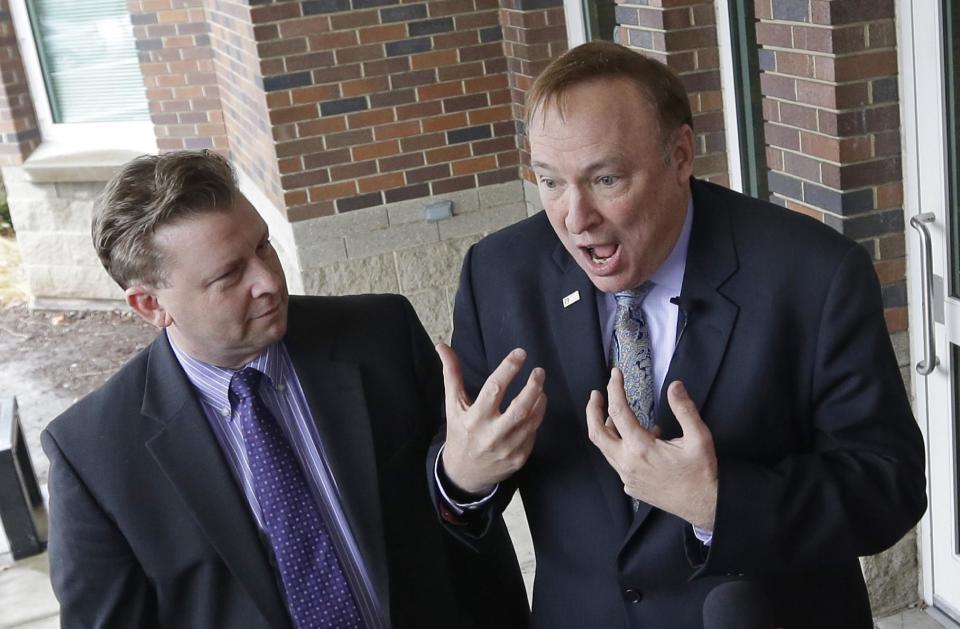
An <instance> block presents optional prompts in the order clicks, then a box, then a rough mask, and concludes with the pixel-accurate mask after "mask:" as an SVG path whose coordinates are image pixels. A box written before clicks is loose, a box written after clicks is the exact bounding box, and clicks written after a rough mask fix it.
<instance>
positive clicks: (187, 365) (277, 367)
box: [167, 333, 285, 412]
mask: <svg viewBox="0 0 960 629" xmlns="http://www.w3.org/2000/svg"><path fill="white" fill-rule="evenodd" d="M167 341H169V343H170V347H171V348H172V349H173V353H174V355H175V356H176V357H177V361H178V362H179V363H180V366H181V367H183V371H184V372H185V373H186V374H187V379H188V380H189V381H190V384H192V385H193V388H194V389H195V390H196V391H197V393H198V394H199V396H200V401H201V402H203V403H205V404H207V405H208V406H212V407H213V408H215V409H217V410H218V411H220V412H223V411H224V410H226V411H227V412H229V409H230V379H231V378H233V374H234V373H236V372H237V371H239V370H238V369H227V368H224V367H218V366H216V365H211V364H210V363H206V362H203V361H202V360H198V359H196V358H194V357H193V356H190V355H189V354H187V353H186V352H185V351H183V350H182V349H181V348H180V347H178V346H177V344H176V343H175V342H174V340H173V337H171V336H170V334H169V333H168V334H167ZM282 351H283V344H282V341H277V342H276V343H272V344H271V345H268V346H267V348H266V349H264V350H263V351H262V352H261V353H260V354H259V355H258V356H257V357H256V358H254V359H253V360H251V361H250V362H248V363H247V364H245V365H244V366H243V367H253V368H254V369H256V370H257V371H260V372H261V373H263V374H264V375H265V376H266V377H267V379H268V383H270V384H274V385H276V384H279V383H282V382H284V380H285V374H284V368H283V360H282V359H281V352H282ZM243 367H241V369H242V368H243Z"/></svg>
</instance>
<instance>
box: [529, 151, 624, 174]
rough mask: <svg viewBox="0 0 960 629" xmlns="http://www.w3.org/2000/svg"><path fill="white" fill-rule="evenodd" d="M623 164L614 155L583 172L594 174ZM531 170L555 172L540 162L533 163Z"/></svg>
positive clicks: (600, 160) (591, 164)
mask: <svg viewBox="0 0 960 629" xmlns="http://www.w3.org/2000/svg"><path fill="white" fill-rule="evenodd" d="M621 162H622V160H621V159H620V158H619V157H617V156H614V155H611V156H610V157H603V158H601V159H598V160H596V161H594V162H591V163H589V164H587V166H586V168H584V169H583V172H587V173H593V172H596V171H598V170H603V169H604V168H610V167H619V166H620V164H621ZM530 168H534V169H540V170H545V171H547V172H550V171H552V170H553V167H552V166H550V164H547V163H545V162H541V161H538V160H534V161H531V162H530Z"/></svg>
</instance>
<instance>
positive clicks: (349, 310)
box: [42, 151, 527, 629]
mask: <svg viewBox="0 0 960 629" xmlns="http://www.w3.org/2000/svg"><path fill="white" fill-rule="evenodd" d="M93 241H94V245H95V247H96V249H97V253H98V255H99V256H100V259H101V261H102V262H103V265H104V267H105V268H106V269H107V271H108V272H109V273H110V275H111V276H112V277H113V278H114V279H115V280H116V281H117V283H118V284H119V285H120V286H121V287H122V288H123V289H124V293H125V295H126V300H127V303H128V304H129V305H130V307H131V308H132V309H133V310H134V311H135V312H137V314H139V315H140V316H141V317H143V318H144V319H145V320H146V321H148V322H150V323H151V324H153V325H155V326H156V327H157V328H158V329H160V330H161V333H160V334H159V335H158V337H157V339H156V340H155V341H154V342H153V343H152V344H151V345H150V346H149V347H148V348H147V349H145V350H144V351H143V352H141V353H140V354H139V355H137V356H135V357H134V358H133V359H131V360H130V361H129V363H127V365H125V366H124V367H123V368H122V369H121V370H120V371H119V372H118V373H117V374H116V375H115V376H114V377H113V378H111V379H110V381H108V382H107V383H106V384H105V385H104V386H103V387H101V388H100V389H98V390H97V391H94V392H93V393H92V394H90V395H89V396H87V397H85V398H84V399H82V400H81V401H79V402H78V403H77V404H76V405H74V406H73V407H72V408H70V409H68V410H67V411H66V412H65V413H64V414H63V415H61V416H60V417H59V418H57V419H55V420H54V421H53V422H52V423H51V424H50V426H49V427H48V428H47V430H46V431H45V432H44V433H43V435H42V441H43V447H44V450H45V451H46V452H47V455H48V456H49V458H50V535H49V549H50V569H51V579H52V581H53V586H54V591H55V592H56V595H57V597H58V599H59V600H60V605H61V618H62V624H63V626H64V627H71V628H72V627H77V628H79V627H84V628H90V627H124V628H127V627H170V628H176V629H183V628H189V627H195V628H197V629H210V628H218V627H219V628H223V629H238V628H239V629H245V628H250V629H254V628H256V629H260V628H266V627H271V628H288V627H296V628H299V629H305V628H311V629H312V628H317V627H338V628H340V627H342V628H358V627H364V628H367V629H373V628H376V627H410V628H417V629H419V628H421V627H436V628H446V627H451V626H458V627H459V626H465V627H487V626H494V625H503V626H510V625H520V626H522V625H524V624H525V623H526V617H527V608H526V600H525V598H524V596H523V588H522V583H521V582H520V580H519V573H518V569H517V565H516V560H515V559H514V558H513V556H512V553H511V552H510V548H509V539H508V538H507V537H506V535H505V532H504V531H503V530H502V526H501V527H500V529H499V530H497V531H495V533H494V535H493V539H492V540H491V543H489V544H485V549H483V550H485V551H486V552H485V553H480V554H474V553H472V552H469V551H466V550H463V549H461V548H459V547H458V546H456V545H455V542H454V540H452V538H449V536H447V535H446V533H444V532H443V531H442V529H441V528H440V527H439V526H438V525H437V523H436V519H435V517H434V512H433V508H432V506H431V503H430V499H429V497H428V493H427V489H426V487H425V484H424V482H423V473H422V469H423V468H422V466H423V458H424V456H426V450H427V446H428V444H429V439H430V436H431V435H432V434H433V432H434V431H435V430H436V429H437V426H438V424H439V421H440V410H441V408H440V405H441V396H442V393H441V390H440V373H439V365H438V364H437V361H436V357H435V356H434V354H433V352H432V351H431V346H430V343H429V340H428V339H427V336H426V333H425V332H424V330H423V327H422V326H421V325H420V322H419V321H418V320H417V317H416V315H415V314H414V312H413V309H412V307H411V306H410V304H409V302H407V301H406V300H405V299H403V298H402V297H399V296H395V295H358V296H348V297H290V296H288V295H287V287H286V282H285V279H284V273H283V269H282V268H281V265H280V260H279V258H278V256H277V252H276V251H275V250H274V248H273V245H272V244H271V241H270V237H269V233H268V231H267V225H266V223H265V222H264V221H263V219H262V218H261V217H260V216H259V214H258V213H257V211H256V210H255V209H254V208H253V206H252V205H251V204H250V203H249V202H248V201H247V199H246V198H245V197H244V196H243V194H241V193H240V191H239V190H238V189H237V185H236V181H235V177H234V174H233V170H232V168H231V167H230V165H229V164H228V163H227V161H226V160H225V159H224V158H222V157H221V156H219V155H217V154H216V153H213V152H210V151H182V152H174V153H167V154H164V155H159V156H143V157H140V158H137V159H135V160H133V161H132V162H130V163H128V164H127V165H126V166H124V167H123V168H121V170H120V172H119V173H118V174H117V175H116V176H115V177H114V178H113V179H112V180H111V181H110V182H109V183H108V184H107V187H106V189H105V190H104V193H103V195H102V196H101V197H100V199H99V200H98V202H97V206H96V210H95V216H94V220H93ZM477 560H479V561H480V562H481V563H480V565H479V566H478V565H476V563H475V562H476V561H477Z"/></svg>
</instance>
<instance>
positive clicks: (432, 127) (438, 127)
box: [423, 112, 468, 133]
mask: <svg viewBox="0 0 960 629" xmlns="http://www.w3.org/2000/svg"><path fill="white" fill-rule="evenodd" d="M467 124H468V123H467V114H466V113H465V112H457V113H454V114H447V115H445V116H437V117H435V118H429V119H427V120H424V121H423V131H424V133H429V132H431V131H448V130H450V129H456V128H458V127H466V126H467Z"/></svg>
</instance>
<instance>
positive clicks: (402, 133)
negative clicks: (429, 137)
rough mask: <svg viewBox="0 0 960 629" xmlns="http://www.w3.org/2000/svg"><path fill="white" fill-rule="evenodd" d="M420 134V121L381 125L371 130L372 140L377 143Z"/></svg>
mask: <svg viewBox="0 0 960 629" xmlns="http://www.w3.org/2000/svg"><path fill="white" fill-rule="evenodd" d="M419 133H420V121H418V120H410V121H406V122H397V123H394V124H388V125H383V126H381V127H377V128H376V129H374V130H373V136H374V139H375V140H376V141H378V142H380V141H382V140H390V139H394V138H404V137H408V136H412V135H418V134H419Z"/></svg>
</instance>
